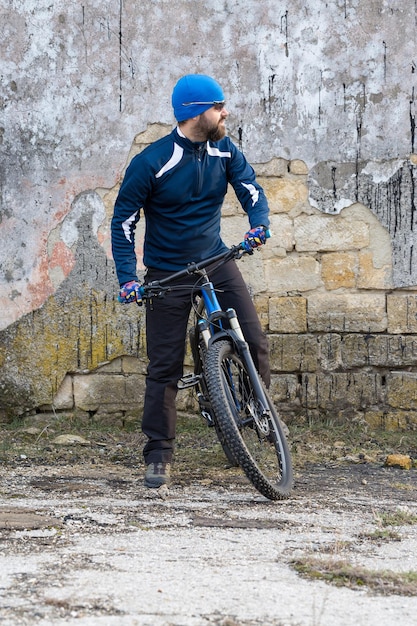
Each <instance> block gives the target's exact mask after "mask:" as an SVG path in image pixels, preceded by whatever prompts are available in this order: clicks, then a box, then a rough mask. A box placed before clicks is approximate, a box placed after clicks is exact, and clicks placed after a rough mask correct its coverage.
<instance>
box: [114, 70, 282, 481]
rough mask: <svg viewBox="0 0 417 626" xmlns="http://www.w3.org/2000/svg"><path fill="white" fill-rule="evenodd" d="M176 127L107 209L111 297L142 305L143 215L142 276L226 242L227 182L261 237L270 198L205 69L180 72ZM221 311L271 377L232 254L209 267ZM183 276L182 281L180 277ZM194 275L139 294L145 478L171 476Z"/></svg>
mask: <svg viewBox="0 0 417 626" xmlns="http://www.w3.org/2000/svg"><path fill="white" fill-rule="evenodd" d="M172 106H173V110H174V115H175V118H176V120H177V123H178V125H177V126H176V128H175V129H174V130H173V131H172V132H171V133H170V134H169V135H168V136H166V137H163V138H162V139H159V140H157V141H156V142H154V143H153V144H151V145H150V146H148V147H147V148H146V149H145V150H144V151H143V152H141V153H140V154H138V155H137V156H135V157H134V158H133V159H132V161H131V163H130V165H129V167H128V169H127V170H126V174H125V177H124V180H123V182H122V185H121V187H120V191H119V194H118V197H117V200H116V203H115V207H114V215H113V219H112V250H113V258H114V261H115V265H116V271H117V276H118V280H119V283H120V292H119V298H118V299H119V301H120V302H122V303H126V304H129V303H132V302H140V301H141V295H140V283H139V281H138V276H137V269H136V264H137V259H136V254H135V227H136V224H137V222H138V220H139V219H140V217H141V214H143V215H144V217H145V222H146V228H145V239H144V255H143V262H144V265H145V266H146V268H147V271H146V276H145V282H150V281H153V280H160V279H162V278H165V277H166V276H168V275H169V274H170V273H172V272H175V271H178V270H182V269H184V268H185V267H186V266H187V265H188V264H190V263H197V262H199V261H201V260H203V259H204V258H207V257H211V256H214V255H217V254H219V253H221V252H223V251H225V250H226V249H227V246H226V245H225V244H224V242H223V241H222V239H221V235H220V222H221V207H222V204H223V200H224V197H225V195H226V191H227V187H228V184H230V185H232V187H233V189H234V191H235V193H236V196H237V198H238V200H239V202H240V204H241V205H242V207H243V209H244V211H245V212H246V213H247V215H248V220H249V225H250V229H249V230H248V232H247V233H246V234H245V236H244V237H245V241H246V242H247V245H248V246H250V247H251V248H254V247H257V246H258V245H260V244H263V243H265V241H266V232H265V231H266V229H267V227H268V226H269V218H268V215H269V208H268V202H267V199H266V197H265V194H264V192H263V189H262V187H261V186H260V185H259V184H258V183H257V181H256V178H255V172H254V170H253V168H252V167H251V166H250V165H249V163H248V162H247V161H246V159H245V157H244V156H243V154H242V153H241V152H240V151H239V149H238V148H237V147H236V146H235V145H234V143H233V142H232V141H231V140H230V139H229V138H228V137H227V136H226V119H227V117H228V115H229V113H228V111H227V110H226V108H225V98H224V94H223V90H222V88H221V86H220V85H219V83H218V82H217V81H216V80H214V79H213V78H212V77H210V76H206V75H204V74H188V75H186V76H183V77H182V78H180V80H179V81H178V82H177V84H176V85H175V87H174V90H173V92H172ZM208 275H209V278H210V280H211V281H212V282H213V283H214V286H215V288H216V290H217V295H218V299H219V302H220V305H221V306H222V308H223V310H226V309H227V308H229V307H230V308H234V309H235V310H236V312H237V315H238V318H239V321H240V324H241V327H242V330H243V333H244V336H245V339H246V341H247V342H248V344H249V348H250V351H251V354H252V357H253V360H254V363H255V365H256V367H257V369H258V371H259V373H260V375H261V376H262V378H263V380H264V382H265V384H266V385H267V386H268V385H269V382H270V373H269V355H268V344H267V339H266V336H265V333H263V332H262V328H261V325H260V323H259V319H258V316H257V313H256V310H255V307H254V305H253V302H252V299H251V297H250V295H249V292H248V289H247V287H246V285H245V282H244V280H243V278H242V275H241V273H240V271H239V269H238V267H237V266H236V263H235V261H228V262H227V263H225V264H223V265H221V266H220V267H212V268H208ZM187 282H188V284H187ZM194 283H195V277H193V276H190V277H189V278H188V279H186V280H184V279H182V280H181V281H180V284H179V285H177V286H175V288H174V289H172V291H169V292H168V293H167V294H166V295H165V296H164V298H161V299H158V298H154V299H152V300H147V301H146V345H147V354H148V359H149V365H148V370H147V377H146V392H145V402H144V412H143V418H142V430H143V432H144V433H145V435H146V436H147V442H146V445H145V447H144V450H143V456H144V460H145V465H146V472H145V481H144V482H145V485H146V486H147V487H150V488H158V487H160V486H161V485H165V484H166V485H168V484H169V482H170V470H171V463H172V458H173V452H174V442H175V430H176V421H177V414H176V408H175V398H176V394H177V384H178V381H179V379H180V378H181V376H182V374H183V362H184V351H185V339H186V332H187V323H188V317H189V314H190V309H191V295H190V294H191V287H192V285H193V284H194Z"/></svg>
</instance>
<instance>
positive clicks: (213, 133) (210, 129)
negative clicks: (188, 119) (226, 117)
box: [199, 114, 226, 141]
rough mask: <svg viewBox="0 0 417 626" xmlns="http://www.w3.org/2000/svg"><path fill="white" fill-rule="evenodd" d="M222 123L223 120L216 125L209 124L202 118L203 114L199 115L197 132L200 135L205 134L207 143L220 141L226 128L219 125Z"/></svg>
mask: <svg viewBox="0 0 417 626" xmlns="http://www.w3.org/2000/svg"><path fill="white" fill-rule="evenodd" d="M222 121H223V118H222V119H221V120H220V121H219V123H218V124H211V123H210V122H209V121H208V120H207V119H206V118H205V117H204V114H203V115H200V120H199V130H200V131H201V133H202V134H203V133H204V134H205V136H206V139H207V140H208V141H220V139H223V137H224V136H225V135H226V128H225V126H224V124H220V122H222Z"/></svg>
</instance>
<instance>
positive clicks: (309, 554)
mask: <svg viewBox="0 0 417 626" xmlns="http://www.w3.org/2000/svg"><path fill="white" fill-rule="evenodd" d="M49 430H53V429H52V428H50V429H49ZM206 431H207V429H205V430H204V432H203V431H200V430H199V427H197V429H196V427H195V425H194V423H193V424H192V425H191V426H190V429H189V430H188V431H187V430H186V429H184V430H183V432H182V433H181V435H180V437H179V441H178V451H177V457H176V462H175V464H174V468H173V486H172V488H171V489H170V491H169V494H168V495H167V497H166V499H162V498H161V497H160V494H159V493H158V491H157V490H147V489H145V488H144V486H143V484H142V481H143V468H142V462H141V444H142V441H141V436H140V435H138V434H137V433H114V432H111V433H103V432H91V431H90V432H84V431H81V432H79V431H77V434H79V435H82V436H83V437H84V439H85V440H88V441H89V445H88V446H86V445H85V444H82V445H81V444H77V443H73V444H71V445H68V446H62V445H59V446H58V445H54V444H53V443H52V441H53V439H54V438H55V437H56V436H57V431H56V428H55V431H54V432H50V433H49V434H48V436H47V437H44V436H42V437H39V433H38V434H37V433H32V434H31V435H30V436H29V437H28V434H27V433H26V434H25V433H22V432H20V431H19V430H16V429H14V430H10V431H8V432H6V433H5V437H4V438H3V453H2V456H1V459H2V462H1V464H0V494H1V500H0V586H1V588H2V589H3V597H4V601H3V602H2V604H1V606H0V621H1V622H2V624H4V625H5V626H12V625H13V626H16V625H19V624H22V625H25V626H26V625H31V626H32V625H34V624H35V625H39V626H47V625H48V626H49V625H53V626H56V625H58V626H59V625H61V624H62V625H63V624H66V625H67V624H71V625H73V626H75V625H77V626H79V625H80V624H82V625H83V626H90V625H91V626H97V625H98V626H101V625H103V626H114V625H117V626H132V625H139V626H145V625H152V626H172V625H174V626H176V625H178V626H201V625H202V624H215V625H217V626H255V625H259V624H262V625H271V626H300V625H302V626H335V625H336V626H337V625H339V624H340V626H349V625H352V626H353V625H355V626H357V625H362V624H363V625H365V624H366V626H369V625H372V624H375V625H376V624H380V623H393V622H394V621H397V620H398V621H400V622H401V623H402V624H405V625H406V626H408V625H410V626H411V624H414V623H415V615H416V613H417V596H416V595H415V592H414V590H415V583H414V580H415V579H414V576H415V573H416V572H417V524H416V519H417V518H416V516H417V497H416V496H417V470H416V469H415V468H414V467H413V468H412V469H410V470H401V469H397V468H393V467H386V466H385V465H384V458H385V456H386V454H387V452H388V451H389V450H390V449H392V442H391V443H390V444H386V443H384V442H383V441H382V442H379V443H378V444H377V443H376V442H375V440H374V438H369V437H367V438H366V440H364V439H363V438H362V439H360V440H358V439H356V440H353V439H351V438H350V437H349V435H348V433H344V440H343V441H342V439H341V438H340V433H339V434H338V433H334V434H333V440H331V439H332V438H331V437H330V436H327V437H326V436H325V434H322V435H320V436H319V437H317V436H316V437H314V438H313V437H312V436H311V432H310V433H307V432H304V433H303V432H301V433H297V435H296V436H294V437H293V442H292V445H293V449H294V450H295V454H294V459H295V477H296V484H295V488H294V491H293V493H292V494H291V497H290V498H289V499H288V500H286V501H283V502H270V501H268V500H266V499H265V498H263V497H262V496H261V495H260V494H258V493H257V492H256V491H255V490H254V488H253V487H252V486H251V485H250V484H249V483H248V481H247V480H246V478H245V477H244V476H243V475H242V474H241V472H240V471H239V470H237V469H234V468H228V467H227V464H226V462H225V459H224V457H223V456H222V452H221V449H220V446H219V444H217V443H216V441H215V438H214V437H212V433H209V435H207V432H206ZM337 436H338V439H335V438H336V437H337ZM324 441H325V443H324ZM412 441H413V440H412V438H411V439H410V440H409V441H403V444H402V445H403V447H402V448H401V449H400V448H398V451H399V452H400V453H407V454H409V452H410V450H412V447H413V446H412ZM5 443H7V446H6V445H5ZM307 452H308V454H307ZM320 457H321V459H320V460H318V459H319V458H320ZM378 581H380V582H379V583H378ZM284 599H285V601H284ZM281 600H282V601H281Z"/></svg>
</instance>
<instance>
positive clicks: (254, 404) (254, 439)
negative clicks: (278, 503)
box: [140, 243, 293, 500]
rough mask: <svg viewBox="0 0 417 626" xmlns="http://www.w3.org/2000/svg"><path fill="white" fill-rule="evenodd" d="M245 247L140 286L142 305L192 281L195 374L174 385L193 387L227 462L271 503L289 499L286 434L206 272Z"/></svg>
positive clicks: (238, 329)
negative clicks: (181, 281)
mask: <svg viewBox="0 0 417 626" xmlns="http://www.w3.org/2000/svg"><path fill="white" fill-rule="evenodd" d="M251 253H253V251H248V250H246V248H245V246H244V244H243V243H240V244H238V245H236V246H232V247H231V248H229V249H228V250H227V251H225V252H223V253H221V254H218V255H216V256H212V257H210V258H208V259H204V260H203V261H200V262H198V263H191V264H190V265H188V266H187V267H186V268H185V269H184V270H181V271H179V272H175V273H173V274H171V275H170V276H168V277H166V278H163V279H162V280H158V281H152V282H149V283H147V284H144V285H142V286H141V288H140V291H141V295H142V298H143V299H147V298H155V297H156V298H158V297H163V296H164V294H165V293H166V292H167V291H170V290H171V289H173V287H172V286H170V283H172V282H173V281H177V280H178V279H180V278H184V277H185V276H189V275H190V274H195V275H196V283H195V285H194V287H192V288H191V298H192V302H193V310H194V320H193V324H192V327H191V330H190V332H189V340H190V347H191V354H192V357H193V362H194V371H193V372H192V373H190V374H185V375H184V376H183V377H182V378H181V380H180V381H179V382H178V387H179V388H180V389H186V388H190V387H194V388H195V391H196V396H197V400H198V403H199V408H200V412H201V414H202V416H203V417H204V418H205V420H206V421H207V423H208V425H209V426H213V427H214V428H215V431H216V433H217V436H218V439H219V441H220V443H221V445H222V447H223V450H224V452H225V454H226V457H227V458H228V460H229V462H230V463H231V464H232V465H234V466H239V467H240V468H241V469H242V470H243V472H244V473H245V475H246V477H247V478H248V479H249V480H250V482H251V483H252V484H253V486H254V487H255V488H256V489H257V490H258V491H259V492H260V493H261V494H262V495H264V496H265V497H266V498H268V499H270V500H281V499H284V498H287V497H288V496H289V494H290V492H291V489H292V486H293V470H292V462H291V455H290V451H289V446H288V443H287V440H286V437H285V432H284V428H283V425H282V422H281V421H280V419H279V417H278V414H277V411H276V409H275V407H274V405H273V403H272V401H271V398H270V396H269V393H268V391H267V389H266V388H265V386H264V384H263V382H262V380H261V378H260V376H259V374H258V372H257V370H256V368H255V365H254V363H253V360H252V356H251V354H250V351H249V347H248V344H247V342H246V341H245V338H244V336H243V333H242V330H241V327H240V324H239V320H238V318H237V315H236V311H235V310H234V309H232V308H229V309H227V310H226V311H223V310H222V309H221V307H220V304H219V302H218V299H217V296H216V291H215V288H214V286H213V283H212V282H211V281H210V280H209V277H208V274H207V271H206V268H207V267H208V266H213V265H214V264H220V263H225V262H227V261H229V260H231V259H240V258H241V257H242V256H243V255H244V254H251Z"/></svg>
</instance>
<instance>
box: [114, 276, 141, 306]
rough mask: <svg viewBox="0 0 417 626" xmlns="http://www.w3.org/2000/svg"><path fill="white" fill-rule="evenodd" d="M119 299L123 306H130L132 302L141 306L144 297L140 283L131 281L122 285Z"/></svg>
mask: <svg viewBox="0 0 417 626" xmlns="http://www.w3.org/2000/svg"><path fill="white" fill-rule="evenodd" d="M117 299H118V301H119V302H121V303H122V304H130V303H131V302H137V303H138V304H139V305H140V304H142V295H141V293H140V284H139V283H138V281H137V280H130V281H129V282H128V283H125V284H124V285H122V286H121V287H120V291H119V295H118V296H117Z"/></svg>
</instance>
